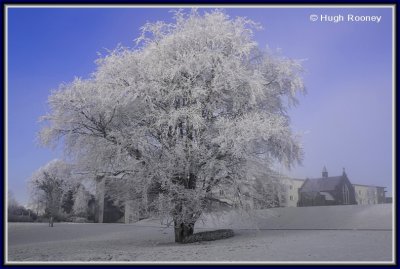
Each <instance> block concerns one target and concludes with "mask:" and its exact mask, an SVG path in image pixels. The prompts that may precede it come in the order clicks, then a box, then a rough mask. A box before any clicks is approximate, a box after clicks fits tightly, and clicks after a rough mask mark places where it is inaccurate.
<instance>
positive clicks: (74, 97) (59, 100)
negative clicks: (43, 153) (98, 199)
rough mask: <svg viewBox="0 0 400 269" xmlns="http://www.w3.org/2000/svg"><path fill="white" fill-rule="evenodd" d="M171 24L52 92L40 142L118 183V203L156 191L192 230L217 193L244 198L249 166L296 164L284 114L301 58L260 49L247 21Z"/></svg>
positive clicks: (296, 147)
mask: <svg viewBox="0 0 400 269" xmlns="http://www.w3.org/2000/svg"><path fill="white" fill-rule="evenodd" d="M174 18H175V22H174V23H164V22H156V23H147V24H145V25H144V26H143V27H142V28H141V29H142V35H141V36H140V37H139V38H138V39H137V42H138V44H139V47H138V48H137V49H130V48H123V47H119V48H117V49H116V50H115V51H113V52H111V53H110V54H108V55H107V56H105V57H103V58H101V59H99V60H98V61H97V63H98V68H97V70H96V71H95V72H94V73H93V75H92V76H91V77H90V78H89V79H79V78H77V79H75V80H74V81H73V82H71V83H69V84H64V85H61V86H60V88H59V89H58V90H56V91H54V92H52V94H51V95H50V97H49V105H50V113H49V114H48V115H46V116H44V117H43V120H44V121H46V122H47V123H48V124H47V126H46V127H44V128H43V129H42V131H41V133H40V138H41V141H42V142H43V143H44V144H45V145H51V144H54V143H57V142H58V141H62V142H63V144H64V147H65V149H66V152H67V153H68V154H70V155H71V156H72V157H74V158H75V159H76V161H77V163H78V164H79V165H80V169H83V170H85V171H91V172H92V173H93V175H94V176H107V177H113V178H115V179H116V180H117V179H118V180H120V182H121V184H120V185H121V191H124V192H125V194H124V195H122V196H121V195H119V197H124V199H125V198H127V197H128V196H130V195H131V196H134V197H138V195H139V197H142V198H143V199H147V198H146V197H147V195H145V194H149V193H152V194H156V195H157V197H158V198H157V199H161V200H162V203H159V204H162V206H160V207H159V209H160V210H161V209H163V210H166V211H165V212H168V214H170V215H172V216H173V219H174V220H175V223H194V221H196V219H197V218H198V216H199V214H200V213H201V211H202V208H203V207H204V205H205V203H206V202H207V199H208V198H209V197H210V193H211V191H212V190H213V189H215V188H225V187H229V189H230V190H232V191H233V192H235V193H233V194H232V195H234V196H236V197H239V198H240V186H241V185H249V184H250V185H251V183H252V180H253V178H254V174H258V171H255V170H257V169H253V168H254V167H265V168H267V169H269V168H270V166H271V165H272V163H273V162H276V161H278V162H281V163H284V164H285V165H287V166H288V167H290V166H291V165H292V164H294V163H295V162H297V161H300V160H301V155H302V149H301V147H300V144H299V142H298V140H297V138H296V137H295V136H294V135H293V133H292V131H291V128H290V124H289V117H288V114H287V111H286V110H287V108H288V107H289V106H290V105H291V104H295V103H296V98H295V97H296V96H295V95H296V93H297V92H298V91H303V90H304V87H303V82H302V79H301V77H300V73H301V71H302V68H301V65H300V63H299V62H298V61H295V60H291V59H287V58H284V57H281V56H276V55H274V54H272V53H270V52H268V51H262V50H260V49H259V48H258V45H257V43H256V42H255V41H254V37H253V30H254V29H255V28H257V27H258V26H257V24H256V23H254V22H252V21H251V20H248V19H245V18H235V19H231V18H230V17H229V16H228V15H226V14H225V13H224V12H222V11H219V10H215V11H212V12H209V13H204V14H203V15H201V14H200V13H199V12H197V11H196V10H192V11H191V12H188V13H185V12H183V11H176V12H175V16H174ZM255 163H256V164H257V165H255ZM157 199H156V200H157Z"/></svg>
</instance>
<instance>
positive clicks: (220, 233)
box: [182, 229, 234, 244]
mask: <svg viewBox="0 0 400 269" xmlns="http://www.w3.org/2000/svg"><path fill="white" fill-rule="evenodd" d="M232 236H234V233H233V230H231V229H221V230H215V231H207V232H200V233H195V234H192V235H190V236H188V237H186V238H185V239H184V240H183V241H182V243H183V244H187V243H194V242H201V241H214V240H219V239H225V238H229V237H232Z"/></svg>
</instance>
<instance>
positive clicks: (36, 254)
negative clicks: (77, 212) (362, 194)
mask: <svg viewBox="0 0 400 269" xmlns="http://www.w3.org/2000/svg"><path fill="white" fill-rule="evenodd" d="M215 228H232V229H234V232H235V236H234V237H232V238H228V239H224V240H218V241H209V242H198V243H193V244H185V245H181V244H176V243H174V234H173V229H172V228H170V227H169V228H165V227H162V226H161V225H160V222H159V221H158V220H143V221H140V222H137V223H135V224H85V223H83V224H77V223H76V224H75V223H56V224H55V226H54V227H53V228H49V227H48V226H47V224H44V223H9V224H8V261H9V262H14V261H27V262H32V261H84V262H87V261H91V262H93V261H97V262H116V261H119V262H125V263H126V262H140V261H142V262H157V261H169V262H180V261H192V262H206V261H210V262H213V263H215V262H241V261H242V262H246V263H249V262H257V261H258V262H299V261H304V262H311V261H313V262H314V261H315V262H323V261H335V262H339V261H344V262H349V261H355V262H365V261H378V262H385V261H386V262H391V261H392V207H391V205H388V204H384V205H368V206H329V207H304V208H276V209H271V210H262V211H256V212H255V213H254V214H252V215H244V214H239V213H235V212H230V213H225V214H223V215H219V216H204V218H203V221H199V223H197V224H196V227H195V229H196V231H197V232H199V231H204V230H209V229H215ZM196 231H195V232H196Z"/></svg>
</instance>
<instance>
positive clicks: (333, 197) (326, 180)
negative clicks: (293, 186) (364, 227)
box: [297, 167, 357, 206]
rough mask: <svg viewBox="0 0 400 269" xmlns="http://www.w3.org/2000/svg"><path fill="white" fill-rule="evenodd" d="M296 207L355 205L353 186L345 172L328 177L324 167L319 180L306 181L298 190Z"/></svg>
mask: <svg viewBox="0 0 400 269" xmlns="http://www.w3.org/2000/svg"><path fill="white" fill-rule="evenodd" d="M297 204H298V206H322V205H354V204H357V201H356V195H355V190H354V186H353V185H352V184H351V182H350V180H349V179H348V177H347V175H346V172H345V170H344V169H343V173H342V175H340V176H334V177H329V176H328V171H327V169H326V167H324V168H323V169H322V177H321V178H312V179H309V178H308V179H306V180H305V181H304V183H303V185H302V186H301V187H300V188H299V201H298V203H297Z"/></svg>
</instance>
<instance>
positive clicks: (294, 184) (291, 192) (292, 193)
mask: <svg viewBox="0 0 400 269" xmlns="http://www.w3.org/2000/svg"><path fill="white" fill-rule="evenodd" d="M282 183H283V184H284V185H285V186H286V188H285V189H286V201H285V203H284V204H283V206H284V207H296V206H297V202H298V201H299V189H300V187H301V186H302V185H303V183H304V180H303V179H295V178H288V177H285V178H282Z"/></svg>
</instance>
